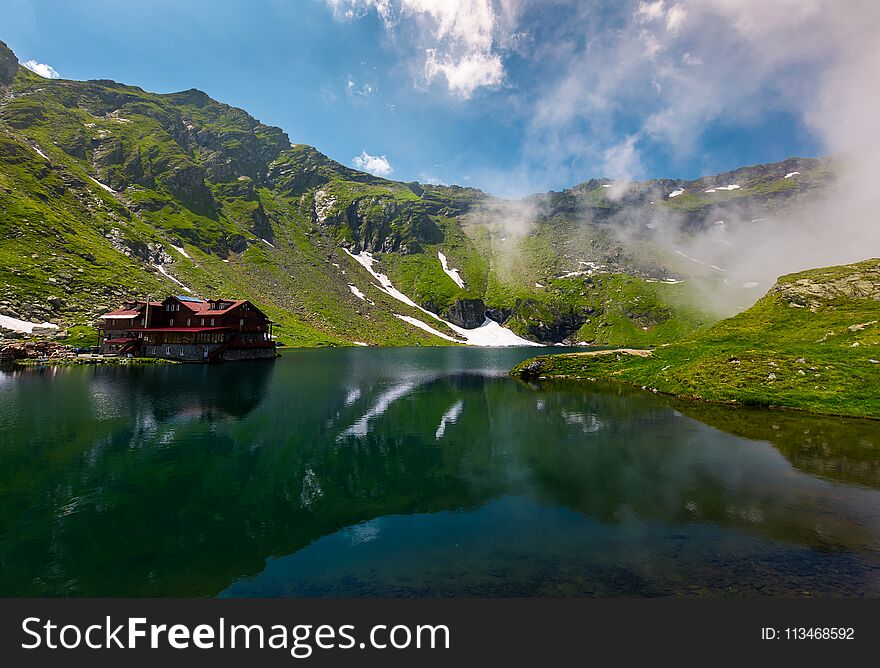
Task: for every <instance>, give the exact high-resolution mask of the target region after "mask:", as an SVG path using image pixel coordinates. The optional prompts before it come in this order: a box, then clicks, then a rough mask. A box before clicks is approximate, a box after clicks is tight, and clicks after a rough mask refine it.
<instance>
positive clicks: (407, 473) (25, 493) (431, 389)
mask: <svg viewBox="0 0 880 668" xmlns="http://www.w3.org/2000/svg"><path fill="white" fill-rule="evenodd" d="M535 353H536V351H535V350H534V349H494V350H493V349H475V348H421V349H419V348H413V349H360V348H356V349H336V350H311V351H287V352H285V354H284V357H283V358H282V359H280V360H278V361H277V362H274V363H273V362H250V363H246V362H240V363H228V364H223V365H211V366H202V365H179V366H178V365H175V366H170V365H169V366H164V365H163V366H149V367H113V366H103V367H73V368H44V369H21V370H16V371H5V372H4V371H0V595H3V596H19V595H26V596H45V595H49V596H218V595H219V596H764V595H784V596H804V595H811V596H878V595H880V423H877V422H871V421H860V420H842V419H833V418H820V417H815V416H807V415H799V414H793V413H783V412H771V411H756V410H747V409H731V408H726V407H718V406H706V405H699V404H693V403H684V402H676V401H674V400H671V399H668V398H662V397H658V396H655V395H652V394H648V393H645V392H641V391H637V390H630V389H627V388H622V387H608V386H598V385H575V384H566V383H552V384H547V385H541V386H539V385H527V384H524V383H521V382H519V381H516V380H513V379H510V378H508V377H507V375H506V373H507V370H508V369H509V368H510V367H511V366H513V365H514V364H515V363H517V362H519V361H521V360H523V359H525V358H527V357H530V356H533V355H534V354H535Z"/></svg>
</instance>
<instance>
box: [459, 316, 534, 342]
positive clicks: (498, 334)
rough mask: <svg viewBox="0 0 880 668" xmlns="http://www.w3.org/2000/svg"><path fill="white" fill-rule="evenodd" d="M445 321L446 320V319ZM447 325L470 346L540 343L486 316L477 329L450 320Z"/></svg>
mask: <svg viewBox="0 0 880 668" xmlns="http://www.w3.org/2000/svg"><path fill="white" fill-rule="evenodd" d="M443 322H446V321H445V320H444V321H443ZM446 325H447V326H448V327H450V328H451V329H452V330H453V331H455V332H456V333H457V334H459V335H460V336H463V337H464V338H465V339H467V343H468V345H469V346H484V347H487V348H498V347H502V346H538V347H541V344H540V343H535V342H534V341H529V340H528V339H523V338H522V337H519V336H517V335H516V334H514V333H513V332H511V331H510V330H509V329H507V327H503V326H502V325H500V324H498V323H497V322H495V321H494V320H491V319H490V318H486V319H485V320H484V321H483V324H482V325H480V326H479V327H476V328H475V329H465V328H464V327H458V326H456V325H453V324H452V323H450V322H447V323H446Z"/></svg>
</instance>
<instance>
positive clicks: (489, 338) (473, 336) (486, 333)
mask: <svg viewBox="0 0 880 668" xmlns="http://www.w3.org/2000/svg"><path fill="white" fill-rule="evenodd" d="M343 250H345V252H346V253H348V254H349V255H350V256H351V257H352V258H353V259H354V260H355V262H357V263H358V264H359V265H361V266H362V267H363V268H364V269H366V270H367V271H368V272H369V274H370V275H371V276H372V277H373V278H375V279H376V280H377V281H379V285H378V286H376V287H378V288H379V289H380V290H382V292H384V293H385V294H387V295H388V296H389V297H394V298H395V299H396V300H397V301H400V302H403V303H404V304H407V305H408V306H412V307H413V308H415V309H418V310H419V311H421V312H422V313H424V314H425V315H427V316H430V317H431V318H433V319H434V320H437V321H438V322H442V323H443V324H444V325H446V326H447V327H449V329H451V330H452V331H454V332H455V333H456V334H458V335H459V336H461V337H462V338H463V339H464V341H462V340H459V339H454V338H452V337H451V336H447V335H446V334H443V333H442V332H439V331H437V330H436V329H434V328H433V327H431V326H430V325H428V324H426V323H424V322H422V321H421V320H418V319H417V318H413V317H410V316H404V315H398V314H396V313H395V314H394V315H395V316H396V317H398V318H400V319H401V320H403V321H405V322H408V323H409V324H411V325H413V326H414V327H418V328H419V329H422V330H424V331H426V332H430V333H431V334H433V335H434V336H439V337H440V338H442V339H446V340H447V341H455V342H456V343H467V344H468V345H471V346H492V347H496V346H540V345H541V344H540V343H535V342H534V341H528V340H527V339H523V338H521V337H519V336H517V335H516V334H514V333H513V332H511V331H510V330H509V329H507V328H506V327H502V326H501V325H499V324H498V323H497V322H495V321H494V320H490V319H489V318H486V319H485V320H484V321H483V324H482V325H480V326H479V327H477V328H475V329H465V328H464V327H458V326H457V325H453V324H452V323H451V322H447V321H446V320H444V319H443V318H441V317H440V316H438V315H437V314H436V313H431V312H430V311H428V310H427V309H424V308H422V307H421V306H419V305H418V304H416V303H415V302H414V301H413V300H412V299H410V298H409V297H407V296H406V295H405V294H403V293H402V292H401V291H400V290H398V289H397V288H395V287H394V286H393V285H392V284H391V280H390V279H389V278H388V276H386V275H385V274H381V273H379V272H378V271H376V270H375V269H373V264H374V263H375V262H376V260H375V259H374V258H373V256H372V254H371V253H369V252H367V251H361V252H360V253H358V254H357V255H355V254H354V253H352V252H350V251H349V250H348V249H343ZM380 286H381V287H380ZM416 323H418V324H416Z"/></svg>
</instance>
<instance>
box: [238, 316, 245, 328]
mask: <svg viewBox="0 0 880 668" xmlns="http://www.w3.org/2000/svg"><path fill="white" fill-rule="evenodd" d="M238 326H239V327H244V318H239V319H238Z"/></svg>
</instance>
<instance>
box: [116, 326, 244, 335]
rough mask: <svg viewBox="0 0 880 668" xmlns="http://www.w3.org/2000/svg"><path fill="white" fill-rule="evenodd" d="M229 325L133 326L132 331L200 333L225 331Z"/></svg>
mask: <svg viewBox="0 0 880 668" xmlns="http://www.w3.org/2000/svg"><path fill="white" fill-rule="evenodd" d="M228 329H229V327H133V328H131V329H130V330H127V331H130V332H171V333H174V334H178V333H191V334H200V333H202V332H225V331H227V330H228Z"/></svg>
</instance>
